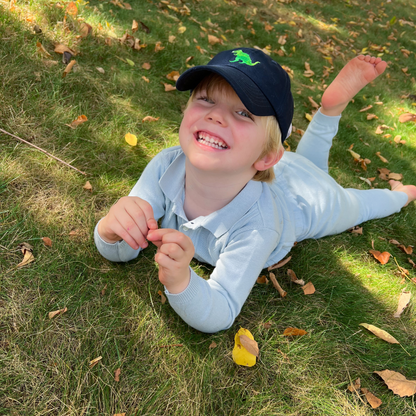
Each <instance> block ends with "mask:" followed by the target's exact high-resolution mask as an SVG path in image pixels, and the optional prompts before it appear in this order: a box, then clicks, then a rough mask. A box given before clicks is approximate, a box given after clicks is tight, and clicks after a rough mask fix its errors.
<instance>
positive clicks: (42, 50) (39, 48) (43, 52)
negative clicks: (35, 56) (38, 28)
mask: <svg viewBox="0 0 416 416" xmlns="http://www.w3.org/2000/svg"><path fill="white" fill-rule="evenodd" d="M36 50H37V52H38V53H39V54H40V55H42V56H43V57H45V58H52V55H51V54H50V53H49V52H48V51H47V50H46V49H45V48H44V47H43V45H42V44H41V43H40V42H36Z"/></svg>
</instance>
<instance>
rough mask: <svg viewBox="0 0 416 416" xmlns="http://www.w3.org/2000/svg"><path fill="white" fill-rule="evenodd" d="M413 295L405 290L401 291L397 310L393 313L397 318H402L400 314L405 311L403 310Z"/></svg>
mask: <svg viewBox="0 0 416 416" xmlns="http://www.w3.org/2000/svg"><path fill="white" fill-rule="evenodd" d="M411 296H412V293H411V292H408V291H405V290H404V291H402V293H400V296H399V304H398V306H397V311H396V313H395V314H394V315H393V316H394V317H395V318H400V315H401V314H402V313H403V311H404V310H405V309H406V306H407V305H408V304H409V302H410V298H411Z"/></svg>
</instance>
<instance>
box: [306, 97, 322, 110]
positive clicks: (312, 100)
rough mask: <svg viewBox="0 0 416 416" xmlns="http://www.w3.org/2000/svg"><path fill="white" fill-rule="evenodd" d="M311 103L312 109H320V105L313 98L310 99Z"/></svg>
mask: <svg viewBox="0 0 416 416" xmlns="http://www.w3.org/2000/svg"><path fill="white" fill-rule="evenodd" d="M308 100H309V102H310V103H311V104H312V107H314V108H316V109H318V108H319V107H320V105H319V104H318V103H316V101H315V100H314V99H313V98H312V97H308Z"/></svg>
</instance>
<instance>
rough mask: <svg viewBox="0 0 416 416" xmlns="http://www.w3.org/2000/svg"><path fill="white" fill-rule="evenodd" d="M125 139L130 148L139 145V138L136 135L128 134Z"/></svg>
mask: <svg viewBox="0 0 416 416" xmlns="http://www.w3.org/2000/svg"><path fill="white" fill-rule="evenodd" d="M124 139H125V140H126V142H127V143H128V144H129V145H130V146H136V145H137V137H136V136H135V135H134V134H131V133H127V134H126V135H125V136H124Z"/></svg>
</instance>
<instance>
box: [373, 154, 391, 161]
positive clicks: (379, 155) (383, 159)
mask: <svg viewBox="0 0 416 416" xmlns="http://www.w3.org/2000/svg"><path fill="white" fill-rule="evenodd" d="M376 155H377V156H378V157H379V158H380V160H381V161H382V162H384V163H389V161H388V160H387V159H386V158H385V157H383V156H381V153H380V152H376Z"/></svg>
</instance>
